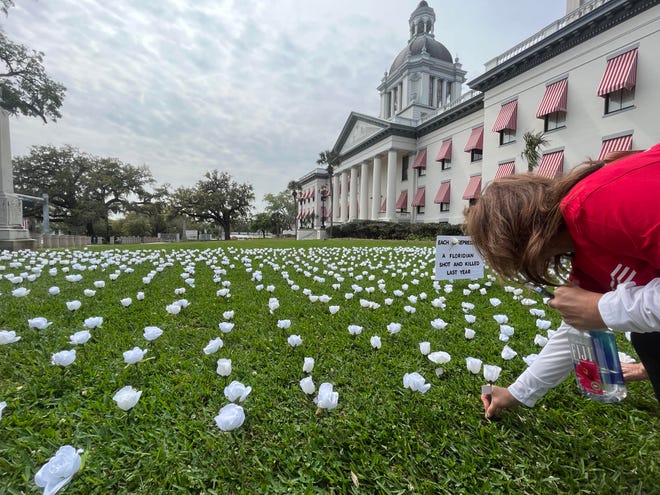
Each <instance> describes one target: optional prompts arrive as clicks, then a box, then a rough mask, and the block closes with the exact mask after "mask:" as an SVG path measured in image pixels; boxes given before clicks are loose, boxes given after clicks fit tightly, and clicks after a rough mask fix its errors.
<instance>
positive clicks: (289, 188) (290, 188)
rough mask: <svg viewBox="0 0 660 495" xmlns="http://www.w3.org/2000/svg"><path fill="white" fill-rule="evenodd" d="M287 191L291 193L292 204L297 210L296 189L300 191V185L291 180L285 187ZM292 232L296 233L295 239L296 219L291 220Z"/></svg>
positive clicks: (296, 230)
mask: <svg viewBox="0 0 660 495" xmlns="http://www.w3.org/2000/svg"><path fill="white" fill-rule="evenodd" d="M286 189H287V191H291V196H293V204H294V205H296V210H297V209H298V203H296V199H297V198H298V189H300V184H298V181H295V180H291V181H289V183H288V184H287V186H286ZM293 227H294V228H293V230H294V232H295V233H296V239H297V238H298V218H294V219H293Z"/></svg>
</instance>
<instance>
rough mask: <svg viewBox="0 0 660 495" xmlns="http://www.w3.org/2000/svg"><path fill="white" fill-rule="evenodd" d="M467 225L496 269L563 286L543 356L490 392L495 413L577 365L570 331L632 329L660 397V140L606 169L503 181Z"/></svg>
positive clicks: (526, 400)
mask: <svg viewBox="0 0 660 495" xmlns="http://www.w3.org/2000/svg"><path fill="white" fill-rule="evenodd" d="M466 230H467V233H468V234H469V235H470V236H471V237H472V241H473V242H474V244H475V245H476V247H477V249H479V251H480V252H481V253H482V254H483V256H484V258H485V259H486V260H487V262H488V263H489V264H490V267H491V268H492V269H493V270H494V271H495V272H497V273H499V274H500V275H502V276H504V277H509V278H512V277H519V276H522V277H523V278H525V279H526V280H529V281H531V282H534V283H536V284H546V285H556V283H557V282H556V278H555V277H554V276H552V275H551V268H552V269H554V271H555V273H558V272H561V271H562V261H566V260H569V261H570V266H571V269H570V275H569V280H570V283H569V284H568V285H564V286H560V287H557V288H556V289H555V291H554V295H555V297H554V298H553V299H552V300H551V301H550V303H549V304H550V306H551V307H552V308H554V309H556V310H557V311H558V312H559V313H560V314H561V316H562V318H563V322H562V324H561V325H560V327H559V329H558V331H557V333H556V334H555V335H554V337H553V338H552V339H550V340H549V341H548V344H546V346H545V347H544V348H543V350H542V351H541V353H540V354H539V357H538V358H537V360H536V361H535V362H534V363H533V364H532V365H531V366H530V367H529V368H527V370H525V371H524V372H523V373H522V374H521V375H520V376H519V377H518V379H517V380H516V381H515V382H514V383H513V384H512V385H511V386H509V387H508V388H502V387H493V390H492V394H491V395H490V396H486V395H483V396H482V401H483V403H484V408H485V412H486V417H489V418H490V417H494V416H497V415H499V414H500V413H501V412H502V411H503V410H504V409H508V408H512V407H516V406H518V405H519V404H525V405H527V406H529V407H532V406H533V405H534V404H535V402H536V401H537V400H538V399H539V398H540V397H542V396H543V395H544V394H545V393H546V392H547V391H548V390H549V389H550V388H552V387H554V386H556V385H558V384H559V383H561V382H562V381H563V380H565V379H566V377H567V376H568V375H569V374H570V372H571V371H572V369H573V368H572V361H571V355H570V350H569V346H568V341H567V333H566V331H567V329H568V327H569V326H572V327H574V328H576V329H578V330H597V329H602V328H605V327H609V328H611V329H612V330H614V331H616V332H626V331H631V332H633V333H632V338H631V342H632V344H633V346H634V347H635V350H636V351H637V354H638V355H639V357H640V360H641V361H642V363H643V364H644V366H645V368H646V371H647V373H648V375H649V378H650V380H651V382H652V384H653V388H654V391H655V395H656V397H657V398H659V399H660V144H658V145H656V146H654V147H653V148H651V149H649V150H648V151H645V152H641V153H636V154H633V155H630V156H626V157H624V158H621V159H619V160H616V161H614V162H612V163H610V164H608V165H606V166H605V162H602V161H601V162H589V163H588V164H586V165H585V166H581V167H578V168H576V169H575V170H573V171H572V172H570V173H569V174H567V175H566V176H564V177H562V178H559V179H547V178H544V177H539V176H537V175H532V174H519V175H513V176H509V177H504V178H501V179H498V180H495V181H493V182H492V183H491V184H489V185H488V186H487V187H486V188H485V189H484V191H483V193H482V195H481V197H480V198H479V200H478V201H477V202H476V204H475V205H473V206H471V207H470V208H469V210H468V211H467V213H466Z"/></svg>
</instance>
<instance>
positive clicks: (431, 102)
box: [429, 77, 433, 107]
mask: <svg viewBox="0 0 660 495" xmlns="http://www.w3.org/2000/svg"><path fill="white" fill-rule="evenodd" d="M429 106H430V107H432V106H433V78H432V77H429Z"/></svg>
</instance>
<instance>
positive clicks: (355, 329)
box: [348, 325, 362, 335]
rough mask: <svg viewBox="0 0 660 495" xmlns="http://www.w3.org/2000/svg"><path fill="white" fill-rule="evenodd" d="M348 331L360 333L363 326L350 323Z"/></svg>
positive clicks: (355, 333)
mask: <svg viewBox="0 0 660 495" xmlns="http://www.w3.org/2000/svg"><path fill="white" fill-rule="evenodd" d="M348 333H350V334H351V335H360V334H361V333H362V327H361V326H360V325H348Z"/></svg>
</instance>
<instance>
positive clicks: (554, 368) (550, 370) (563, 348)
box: [508, 321, 573, 407]
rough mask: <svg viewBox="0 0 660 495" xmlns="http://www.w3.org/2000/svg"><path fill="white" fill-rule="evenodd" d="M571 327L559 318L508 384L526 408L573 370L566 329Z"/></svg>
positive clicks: (531, 405)
mask: <svg viewBox="0 0 660 495" xmlns="http://www.w3.org/2000/svg"><path fill="white" fill-rule="evenodd" d="M569 328H571V327H570V326H569V325H567V324H566V323H564V322H563V321H562V323H561V325H560V326H559V328H558V329H557V332H555V334H554V335H553V336H552V338H551V339H550V340H548V343H547V344H546V345H545V347H544V348H543V349H542V350H541V352H540V353H539V356H538V357H537V358H536V361H534V362H533V363H532V365H531V366H529V367H528V368H527V369H526V370H525V371H523V372H522V374H521V375H520V376H519V377H518V378H517V379H516V381H515V382H513V383H512V384H511V385H510V386H509V387H508V389H509V392H510V393H511V395H513V396H514V397H515V398H516V399H517V400H519V401H520V402H522V403H523V404H525V405H526V406H528V407H534V404H536V401H537V400H538V399H540V398H541V397H543V396H544V395H545V393H546V392H547V391H548V390H550V389H551V388H552V387H555V386H557V385H559V384H560V383H561V382H563V381H564V380H565V379H566V377H568V375H569V374H570V373H571V371H573V361H572V359H571V349H570V347H569V345H568V333H567V330H568V329H569Z"/></svg>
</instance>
